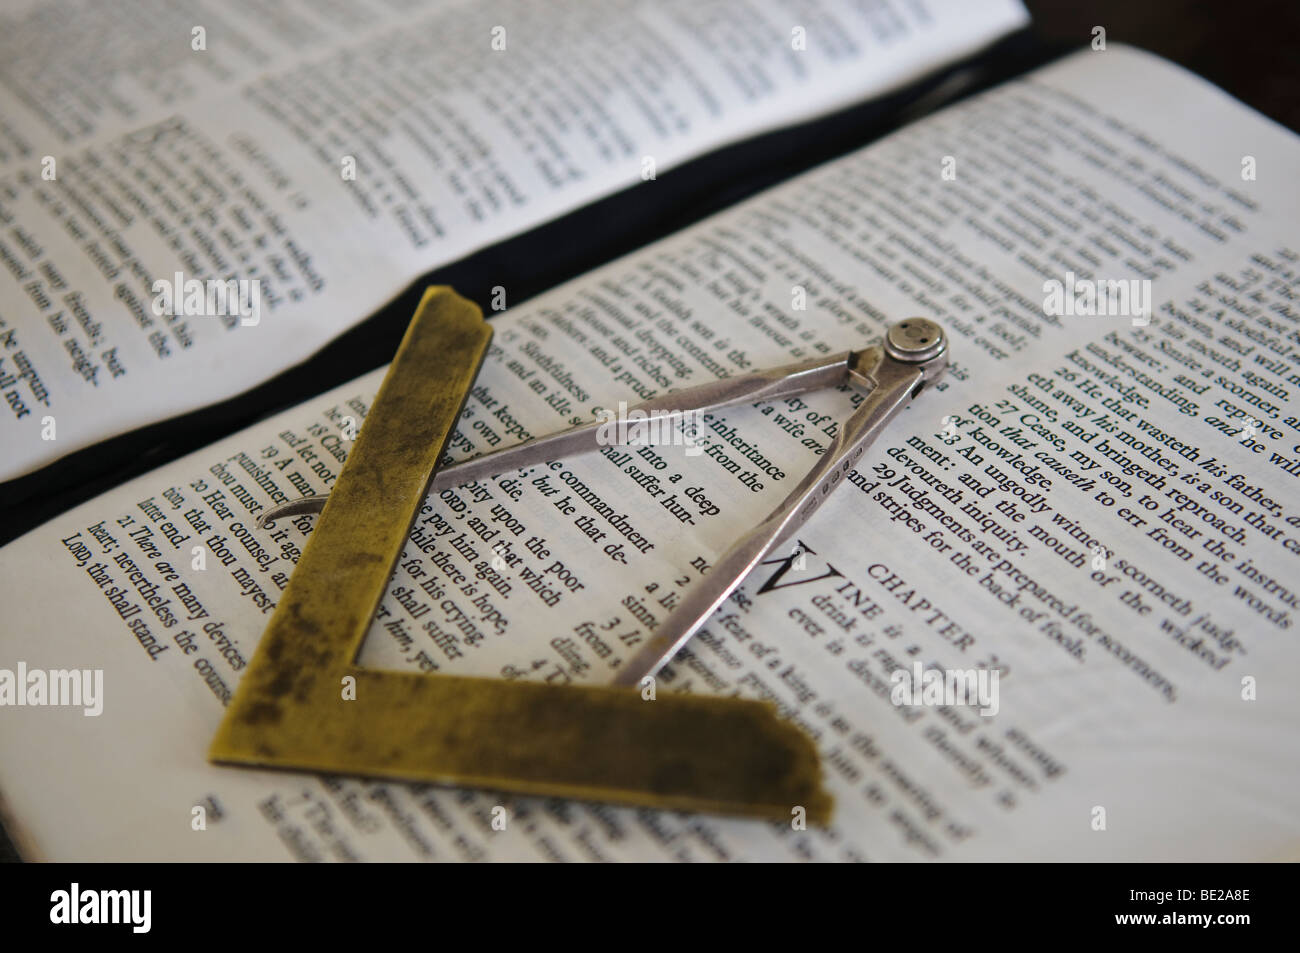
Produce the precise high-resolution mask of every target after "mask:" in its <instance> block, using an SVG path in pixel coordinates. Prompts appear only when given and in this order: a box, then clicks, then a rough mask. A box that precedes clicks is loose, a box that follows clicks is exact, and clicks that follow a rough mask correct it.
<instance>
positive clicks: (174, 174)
mask: <svg viewBox="0 0 1300 953" xmlns="http://www.w3.org/2000/svg"><path fill="white" fill-rule="evenodd" d="M1024 16H1025V15H1024V11H1023V8H1021V6H1020V5H1019V3H1018V2H1017V0H992V2H985V3H981V4H970V3H966V2H961V0H924V2H906V3H904V2H898V0H888V2H882V3H874V4H869V5H860V4H852V3H835V2H831V0H818V2H814V3H809V4H802V5H800V6H799V7H798V10H797V13H796V11H795V10H794V9H793V8H792V9H786V8H785V7H784V6H782V5H772V6H769V5H764V4H757V3H753V2H749V0H704V2H700V0H689V2H686V0H672V2H656V3H646V2H640V0H609V2H602V3H599V4H588V3H585V2H582V3H579V2H575V0H551V2H547V3H546V4H537V3H529V2H525V0H496V2H491V3H464V2H435V3H429V4H423V5H420V4H416V5H412V4H387V3H382V2H379V0H370V2H368V3H367V4H365V5H350V4H349V5H322V4H317V3H308V2H306V0H296V2H292V3H286V4H237V5H236V4H224V3H223V4H217V3H205V4H198V5H196V6H194V7H193V8H192V9H184V10H182V9H181V8H179V7H177V6H176V5H174V4H169V3H164V2H150V0H143V2H138V3H135V4H133V5H130V6H127V7H125V8H122V7H113V8H107V7H104V8H100V7H98V6H95V5H93V4H92V5H86V4H80V3H73V2H68V0H50V2H46V3H39V4H30V5H28V7H27V8H26V9H25V10H22V11H20V12H15V13H11V14H8V15H5V16H4V17H3V22H0V37H3V39H0V52H2V53H3V55H2V56H0V61H2V62H0V264H2V265H3V267H2V268H0V333H3V334H5V353H6V356H7V361H6V362H5V365H4V366H3V367H0V373H3V375H4V382H5V383H4V385H3V393H4V396H5V398H6V402H5V405H4V406H5V411H6V412H4V413H0V441H3V444H4V446H5V448H6V451H7V452H6V453H5V455H4V459H3V461H0V480H5V479H11V478H13V477H16V476H19V475H21V474H23V473H27V472H29V471H31V470H34V469H36V468H38V467H40V466H42V465H44V464H47V463H49V462H50V461H52V460H54V459H56V458H58V457H60V456H62V455H64V454H66V453H70V452H72V451H74V450H79V449H81V448H83V447H86V446H88V445H89V444H92V443H95V442H97V441H99V440H103V439H105V438H107V437H110V436H113V435H116V434H119V433H122V432H125V431H127V430H131V429H133V428H136V427H139V426H143V425H145V424H149V423H153V422H156V421H159V420H162V419H165V418H167V417H171V416H174V415H178V414H181V413H184V412H186V411H190V410H193V409H195V408H197V407H201V406H204V405H205V404H209V403H212V402H214V401H217V400H220V399H223V398H227V397H230V396H232V395H234V394H237V393H239V392H241V391H243V390H245V389H247V388H249V387H251V386H253V385H255V384H258V383H261V382H262V381H264V380H266V379H268V378H270V377H272V376H274V375H275V374H276V373H278V372H280V371H282V370H284V369H286V368H287V367H290V366H293V365H294V364H296V363H298V362H300V361H302V360H304V359H306V358H307V357H309V356H310V355H311V354H312V353H313V352H314V351H316V350H317V349H318V348H320V347H321V346H323V345H324V344H325V343H327V342H328V341H329V340H330V339H332V338H333V337H335V336H336V335H338V334H339V333H341V332H343V331H345V330H346V329H348V328H349V327H352V326H353V325H355V324H358V323H360V322H361V321H362V320H363V319H365V318H366V317H367V316H368V315H370V314H371V313H373V312H374V311H375V310H376V309H377V308H378V307H379V306H381V305H382V304H383V303H384V302H386V301H387V300H389V299H391V298H392V297H393V296H394V295H396V294H397V293H398V292H399V291H400V290H401V289H402V288H404V287H405V286H406V285H407V284H408V283H409V282H410V281H411V280H412V279H414V278H415V277H416V276H418V275H419V274H422V273H424V272H426V271H428V270H430V269H432V268H434V267H436V266H438V265H442V264H446V263H448V262H450V261H453V260H455V259H457V258H460V257H462V256H464V255H466V254H468V253H469V252H471V251H473V250H475V249H478V248H481V247H483V246H485V245H488V244H491V243H492V242H494V241H498V240H500V239H502V238H503V237H505V236H507V235H511V234H515V233H518V232H522V231H524V230H526V229H528V228H531V227H533V226H535V225H537V224H539V223H541V222H543V221H545V220H547V219H550V218H554V217H556V216H558V215H561V214H563V213H564V212H566V211H570V210H572V209H574V208H576V207H578V206H581V205H584V204H586V203H588V202H591V201H593V200H594V199H597V198H599V197H601V196H604V195H607V194H609V193H612V192H615V191H618V190H620V189H624V188H628V187H630V186H633V185H636V184H645V185H646V186H647V187H651V188H653V181H654V179H655V177H656V175H658V174H659V173H661V172H663V171H665V170H667V169H669V168H671V167H672V166H674V165H677V164H679V163H680V162H682V161H683V160H685V159H687V158H690V157H692V156H695V155H698V154H701V153H703V152H705V151H708V150H710V149H714V148H717V147H719V146H721V145H724V144H726V143H730V142H733V141H735V140H738V139H741V138H744V137H746V136H750V135H753V134H755V133H757V132H759V131H762V130H765V129H770V128H774V127H777V126H780V125H784V124H787V123H793V122H796V121H799V120H806V119H810V118H813V117H815V116H817V115H819V114H822V113H826V112H830V111H832V110H834V109H836V108H839V107H842V106H846V105H848V104H850V103H852V102H855V101H858V100H861V99H863V98H865V97H868V96H871V95H874V94H879V93H882V92H884V91H886V90H888V89H890V88H891V87H894V86H897V85H899V84H901V83H903V82H904V81H906V80H908V79H911V78H915V77H919V76H920V75H922V74H924V73H925V72H926V71H928V70H932V69H934V68H936V67H938V66H940V65H941V64H943V63H945V62H949V61H952V60H954V59H956V58H957V57H960V56H962V55H964V54H966V53H970V52H973V51H974V50H976V49H978V48H979V47H981V46H983V45H984V44H986V43H988V42H991V41H992V40H993V39H995V38H996V37H998V36H999V35H1001V34H1003V33H1005V32H1007V31H1008V30H1010V29H1012V28H1013V27H1015V26H1017V25H1019V24H1020V23H1022V22H1023V20H1024ZM123 17H125V19H126V20H127V21H129V24H130V29H125V30H124V29H122V26H121V22H120V19H121V18H123ZM54 22H58V23H60V24H62V25H60V26H58V27H55V26H51V24H52V23H54ZM121 34H129V36H130V39H129V40H121V41H120V42H118V41H114V42H112V43H109V42H107V41H105V40H103V39H102V38H103V37H106V36H113V37H118V36H119V35H121ZM49 63H53V64H55V65H54V66H52V67H48V68H47V64H49ZM499 289H500V291H499V294H496V295H494V307H505V306H507V305H508V304H510V303H512V302H511V301H510V297H509V296H510V293H511V287H510V280H509V275H502V278H501V285H500V286H499Z"/></svg>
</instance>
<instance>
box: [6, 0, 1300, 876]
mask: <svg viewBox="0 0 1300 953" xmlns="http://www.w3.org/2000/svg"><path fill="white" fill-rule="evenodd" d="M593 2H598V0H593ZM1025 5H1026V6H1027V7H1028V8H1029V11H1030V13H1031V15H1032V17H1033V22H1032V24H1031V25H1030V27H1029V29H1027V30H1025V31H1022V32H1020V33H1017V34H1015V35H1014V36H1011V37H1008V38H1007V39H1006V40H1004V41H1002V42H1000V43H999V44H997V46H995V47H994V48H992V49H991V50H988V51H986V52H984V53H982V54H980V55H979V56H977V57H975V58H974V59H972V60H970V61H968V62H967V63H964V64H960V65H959V66H957V67H955V68H952V69H949V70H945V71H943V72H941V73H939V74H936V75H935V76H932V77H928V78H926V79H925V80H923V81H921V82H919V83H917V84H915V85H914V86H912V87H909V88H908V89H906V90H903V91H901V92H899V93H897V94H894V95H891V96H889V97H887V98H886V99H884V100H880V101H876V102H874V103H870V104H867V105H865V106H860V107H855V108H852V109H849V110H846V111H844V112H841V113H838V114H836V115H834V116H831V117H828V118H826V119H822V120H819V121H817V122H814V123H810V124H807V125H805V126H801V127H798V128H795V129H793V130H786V131H783V132H778V133H773V134H770V135H766V136H763V137H761V138H759V139H757V140H751V141H749V142H747V143H744V144H741V145H739V146H733V147H729V148H727V149H723V150H721V151H719V152H716V153H712V154H710V155H708V156H705V157H703V158H700V159H697V160H695V161H693V162H691V163H688V164H687V165H685V166H681V167H679V168H677V169H674V170H672V171H669V172H666V173H663V174H661V175H660V176H659V177H658V179H657V180H656V181H655V183H654V185H653V187H646V186H644V185H643V186H640V187H637V188H633V189H629V190H628V191H626V192H622V193H619V194H617V195H614V196H611V197H610V198H608V199H605V200H603V201H601V202H598V203H596V204H594V205H590V206H587V207H585V208H583V209H580V210H578V211H577V212H574V213H572V214H570V215H568V216H565V217H564V218H562V219H559V220H557V221H554V222H551V223H549V224H547V225H544V226H541V227H539V228H537V229H535V230H533V231H532V232H528V233H526V234H524V235H521V236H519V237H517V238H514V239H511V240H509V241H506V242H504V243H502V244H500V245H497V246H494V247H493V248H491V249H488V250H486V251H483V252H480V253H478V254H476V255H473V256H471V257H469V258H466V259H463V260H461V261H459V262H455V263H453V264H451V265H448V266H446V267H443V268H439V269H437V270H435V271H433V272H431V273H430V274H429V275H427V276H425V277H424V278H422V279H420V280H419V281H417V282H414V283H413V284H412V285H411V287H410V288H408V289H407V291H406V292H404V293H403V294H402V295H400V296H399V297H398V298H397V299H396V300H395V301H393V302H392V303H390V304H389V305H388V306H386V307H385V308H383V309H382V310H381V311H379V312H378V313H377V314H375V315H374V316H372V317H371V318H370V319H369V320H367V321H366V322H364V323H363V324H361V325H360V326H359V327H357V328H355V329H353V330H352V331H350V332H348V333H347V334H345V335H344V336H343V337H341V338H339V339H338V340H336V341H335V342H334V343H333V344H331V345H330V346H328V347H327V348H325V349H324V350H323V351H321V352H320V353H319V354H317V355H316V356H315V357H313V358H312V359H311V360H310V361H308V362H306V363H304V364H302V365H299V366H298V367H296V368H293V369H292V370H289V371H287V372H285V373H284V374H281V375H280V376H278V377H276V378H274V379H273V380H271V381H269V382H267V383H266V384H264V385H262V386H261V387H258V388H256V389H255V390H253V391H250V392H249V393H246V394H244V395H241V396H240V397H237V398H234V399H232V400H229V401H225V402H223V403H221V404H218V405H216V406H213V407H209V408H206V409H204V410H201V411H197V412H195V413H191V414H187V415H185V416H183V417H180V418H177V419H174V420H170V421H166V422H164V423H160V424H157V425H155V426H152V427H148V428H145V429H143V430H139V431H135V432H134V433H131V434H126V435H124V436H121V437H117V438H115V439H113V440H110V441H107V442H105V443H102V444H99V445H97V446H95V447H92V448H90V449H87V450H83V451H81V452H79V453H75V454H73V455H71V456H69V457H65V458H64V459H62V460H60V461H58V462H56V463H54V464H52V465H51V466H49V467H46V468H45V469H43V470H41V471H39V472H37V473H35V474H31V475H29V476H26V477H22V478H20V479H18V480H15V481H12V482H10V483H7V484H4V485H0V543H4V542H7V541H9V540H11V539H13V538H15V537H17V536H19V535H21V534H23V533H25V532H27V531H28V530H30V529H32V528H34V527H36V526H38V525H40V524H41V523H43V522H45V521H46V520H48V519H51V518H53V517H55V516H57V515H58V514H59V513H62V512H64V511H65V510H68V509H70V508H72V507H73V506H76V505H77V504H79V503H81V502H83V501H85V500H88V499H91V498H92V497H94V496H97V495H99V494H100V493H102V492H104V491H106V490H108V489H111V488H112V487H114V486H117V485H118V484H119V483H122V482H124V481H125V480H128V479H130V478H131V477H134V476H137V475H139V474H141V473H145V472H147V471H149V470H152V469H154V468H155V467H158V466H161V465H163V464H164V463H167V462H168V461H170V460H173V459H176V458H177V457H180V456H183V455H185V454H187V453H190V452H192V451H194V450H197V449H199V448H201V447H204V446H206V445H207V444H209V443H212V442H213V441H215V440H217V439H219V438H221V437H224V436H226V435H228V434H230V433H233V432H234V431H236V430H239V429H242V428H244V427H246V426H249V425H250V424H253V423H255V422H256V421H258V420H260V419H262V418H264V417H268V416H271V415H273V414H275V413H278V412H279V411H281V410H283V409H285V408H287V407H291V406H293V405H294V404H297V403H300V402H301V401H303V400H306V399H308V398H310V397H312V396H314V395H316V394H318V393H320V392H322V391H325V390H328V389H329V388H331V387H334V386H336V385H338V384H342V383H344V382H346V381H348V380H351V379H352V378H354V377H356V376H358V375H360V374H362V373H364V372H366V371H368V370H371V369H372V368H375V367H379V366H381V365H383V364H386V363H387V362H388V360H389V359H390V358H391V356H392V354H393V352H394V350H396V347H397V344H398V341H399V340H400V338H401V335H402V332H403V331H404V330H405V328H406V324H407V322H408V321H409V320H410V316H411V314H412V313H413V311H414V307H415V303H416V301H417V300H418V299H419V296H420V293H421V291H422V289H423V288H424V286H425V285H427V284H434V283H436V284H450V285H453V286H455V287H456V289H457V290H458V291H460V292H461V293H462V294H464V295H466V296H467V297H469V298H472V299H473V300H475V301H477V302H478V303H479V304H480V305H482V306H483V307H484V311H485V313H487V314H491V311H490V310H489V309H488V308H487V304H488V301H489V300H490V289H491V288H492V287H493V286H494V285H504V286H505V287H506V288H507V289H508V292H509V300H510V303H511V304H512V305H517V304H519V303H520V302H522V301H525V300H527V299H528V298H530V297H532V296H534V295H536V294H538V293H540V292H542V291H544V290H546V289H547V288H550V287H552V286H554V285H556V284H559V283H561V282H563V281H565V280H568V279H569V278H572V277H574V276H576V275H579V274H582V273H583V272H586V271H589V270H590V269H592V268H595V267H597V266H599V265H601V264H603V263H605V262H607V261H610V260H612V259H614V258H617V257H618V256H620V255H623V254H626V253H627V252H630V251H633V250H634V249H636V248H639V247H641V246H642V245H645V244H647V243H648V242H651V241H653V240H655V239H656V238H659V237H662V236H663V235H666V234H669V233H671V232H674V231H676V230H678V229H680V228H683V227H685V226H687V225H689V224H691V223H692V222H694V221H697V220H699V219H700V218H703V217H705V216H706V215H709V214H711V213H712V212H715V211H717V210H718V209H721V208H724V207H726V206H728V205H731V204H734V203H735V202H737V201H739V200H740V199H743V198H745V197H746V196H748V195H752V194H754V193H755V192H758V191H761V190H762V189H764V188H766V187H767V186H769V185H772V184H775V183H777V182H780V181H782V180H784V179H786V178H789V177H790V176H792V175H794V174H796V173H798V172H800V171H803V170H805V169H808V168H811V167H812V166H814V165H817V164H819V163H822V162H825V161H827V160H830V159H833V158H835V157H836V156H839V155H842V154H844V153H846V152H849V151H852V150H854V149H857V148H859V147H861V146H863V145H865V144H866V143H869V142H871V141H872V140H873V139H876V138H879V137H880V136H882V135H885V134H886V133H888V132H890V131H892V130H893V129H895V128H898V127H899V126H900V125H904V124H906V123H907V122H910V121H911V120H913V119H915V118H917V117H918V116H919V115H922V114H924V113H925V112H928V111H930V110H932V109H934V108H937V107H938V106H940V105H943V104H945V103H946V102H947V101H950V100H951V98H952V91H953V90H954V88H958V90H959V95H958V98H960V96H965V95H970V94H972V93H975V92H978V91H980V90H982V89H987V88H988V87H990V86H992V85H996V84H997V83H999V82H1001V81H1003V80H1005V79H1008V78H1010V77H1012V76H1015V75H1018V74H1020V73H1023V72H1025V71H1026V70H1029V69H1032V68H1034V67H1035V66H1039V65H1041V64H1043V63H1046V62H1049V61H1050V60H1053V59H1055V58H1057V57H1059V56H1061V55H1063V54H1066V53H1069V52H1072V51H1073V50H1076V49H1081V48H1084V47H1087V46H1088V45H1089V43H1090V42H1091V40H1092V30H1093V27H1094V26H1102V27H1104V28H1105V30H1106V41H1107V43H1108V44H1116V43H1127V44H1130V45H1133V46H1138V47H1142V48H1144V49H1147V50H1150V51H1151V52H1154V53H1157V54H1159V55H1161V56H1164V57H1166V58H1167V59H1171V60H1173V61H1175V62H1177V63H1179V64H1181V65H1182V66H1184V67H1186V68H1188V69H1189V70H1191V71H1192V72H1194V73H1198V74H1199V75H1201V76H1202V77H1204V78H1205V79H1207V80H1209V81H1210V82H1212V83H1214V84H1215V85H1217V86H1220V87H1222V88H1223V89H1224V90H1226V91H1227V92H1229V93H1231V94H1232V95H1233V96H1235V97H1236V98H1238V99H1240V100H1242V101H1243V102H1245V103H1246V104H1247V105H1249V106H1252V107H1254V108H1255V109H1257V110H1259V111H1260V112H1262V113H1264V114H1265V115H1267V116H1270V117H1271V118H1273V119H1274V120H1276V121H1278V122H1279V123H1282V124H1283V125H1285V126H1287V127H1289V128H1290V129H1292V130H1293V131H1295V130H1300V70H1297V64H1298V63H1300V41H1298V40H1297V38H1298V37H1300V2H1297V0H1222V2H1217V0H1092V2H1068V0H1025ZM104 40H105V42H111V38H108V37H105V38H104ZM1204 134H1205V135H1207V136H1212V135H1214V131H1213V130H1212V129H1206V130H1205V131H1204ZM0 858H3V859H6V860H13V859H16V854H15V852H14V849H13V847H12V845H11V844H10V843H9V841H8V840H7V839H6V838H4V836H3V833H2V832H0Z"/></svg>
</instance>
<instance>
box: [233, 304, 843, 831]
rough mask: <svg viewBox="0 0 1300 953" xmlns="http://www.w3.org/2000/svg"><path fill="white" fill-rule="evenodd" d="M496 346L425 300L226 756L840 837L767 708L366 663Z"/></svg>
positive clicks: (236, 718) (463, 312)
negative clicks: (798, 818)
mask: <svg viewBox="0 0 1300 953" xmlns="http://www.w3.org/2000/svg"><path fill="white" fill-rule="evenodd" d="M491 336H492V332H491V329H490V328H489V327H488V325H487V323H486V322H484V320H483V317H482V314H481V312H480V311H479V309H478V307H477V306H475V305H474V304H473V303H471V302H469V301H466V300H465V299H463V298H461V297H460V296H459V295H457V294H456V293H455V292H453V291H452V290H451V289H450V288H446V287H436V288H430V289H429V290H428V291H427V292H426V293H425V296H424V298H423V300H422V301H421V302H420V307H419V309H418V310H417V311H416V314H415V318H414V319H413V320H412V322H411V326H410V328H409V329H408V330H407V332H406V336H405V338H404V339H403V340H402V344H401V346H400V347H399V349H398V352H397V356H396V358H395V359H394V361H393V364H392V366H391V367H390V368H389V370H388V374H387V376H386V377H385V378H384V383H383V386H382V387H381V388H380V391H379V395H378V397H377V398H376V399H375V403H374V406H373V407H372V409H371V411H370V413H369V415H368V416H367V417H366V420H365V423H364V425H363V427H362V428H361V432H360V434H359V435H358V437H357V441H356V444H355V445H354V447H353V449H352V452H351V453H350V454H349V455H348V459H347V462H346V463H345V464H344V466H343V469H342V472H341V473H340V474H339V477H338V480H337V482H336V483H335V486H334V488H333V490H332V492H331V493H330V496H329V502H328V503H327V504H326V506H325V509H324V511H323V512H322V513H321V516H320V522H319V524H318V525H317V527H316V529H315V531H314V532H313V533H312V534H311V536H310V537H309V538H308V541H307V544H306V546H305V547H304V550H303V554H302V556H301V558H300V559H299V562H298V567H297V569H296V570H295V572H294V574H293V577H292V578H291V579H290V581H289V585H288V586H287V588H286V589H285V591H284V594H283V596H282V597H281V599H280V602H279V605H278V606H277V608H276V611H275V613H274V615H272V617H271V622H270V625H269V626H268V627H267V630H266V633H265V635H263V637H262V641H261V643H260V644H259V645H258V648H257V652H256V653H255V654H254V656H253V659H252V661H251V662H250V664H249V667H248V668H247V670H245V672H244V676H243V678H242V680H241V681H240V683H239V687H238V690H237V691H236V693H235V696H234V699H233V700H232V701H231V704H230V707H229V709H228V710H227V712H226V716H225V719H224V721H223V722H222V723H221V727H220V728H219V730H218V731H217V735H216V737H215V739H214V740H213V742H212V746H211V749H210V750H209V757H210V758H211V759H212V760H213V761H216V762H219V763H224V764H239V765H247V766H260V767H274V768H288V769H299V770H310V771H322V772H328V773H332V774H348V775H361V776H370V777H383V778H392V779H401V780H411V781H430V782H439V783H447V784H457V785H470V786H478V787H487V788H494V789H498V790H503V791H512V792H518V793H521V794H539V795H551V796H563V797H575V798H586V799H592V800H606V801H615V802H622V803H628V804H637V805H645V806H650V807H663V808H674V809H684V810H699V811H712V812H720V813H729V814H745V815H753V816H758V817H767V818H773V819H780V820H789V819H790V818H791V816H792V811H793V809H795V808H797V807H802V808H803V809H804V810H805V811H806V815H807V819H808V820H809V821H811V822H813V823H825V822H826V821H827V820H829V817H830V811H831V798H830V796H829V795H828V794H826V793H825V792H824V791H823V790H822V789H821V786H820V767H819V763H818V758H817V752H816V749H815V747H814V746H813V743H812V741H811V740H810V739H809V738H808V737H807V736H806V735H805V734H803V733H802V732H801V731H799V730H798V729H797V728H795V727H794V726H793V725H791V724H789V723H787V722H784V721H782V720H780V719H779V718H778V717H777V716H776V712H775V709H774V708H773V707H772V706H770V705H767V704H765V703H761V702H756V701H747V700H742V699H736V698H707V697H700V696H692V695H673V694H671V693H659V694H658V697H657V698H656V699H655V700H653V701H647V700H643V698H642V695H641V693H640V692H639V691H637V690H635V689H626V688H623V689H615V688H605V687H588V686H572V685H570V686H550V685H542V684H536V683H530V682H523V681H498V680H493V679H483V678H463V677H459V676H450V675H426V674H417V673H411V672H395V671H382V670H375V669H364V668H359V667H358V666H357V665H356V659H357V656H358V653H359V652H360V649H361V645H362V641H363V640H364V638H365V635H366V631H367V629H368V628H369V626H370V622H371V619H372V618H373V616H374V614H375V611H376V609H377V608H378V605H379V602H380V599H381V597H382V596H383V594H384V590H385V588H386V587H387V585H388V582H389V579H390V577H391V575H392V573H393V569H394V566H395V565H396V563H397V560H398V558H399V556H400V555H401V551H402V546H403V544H404V543H405V542H406V539H407V534H408V533H409V531H410V527H411V523H412V521H413V520H414V518H415V515H416V513H417V512H418V510H419V507H420V504H421V502H422V501H423V498H424V494H425V490H426V488H427V486H428V484H429V481H430V479H431V478H432V476H433V473H434V469H435V467H436V465H437V461H438V460H439V459H440V458H441V456H442V454H443V452H444V449H445V447H446V444H447V441H448V438H449V437H450V436H451V433H452V431H453V429H454V427H455V425H456V421H457V418H458V416H459V414H460V411H461V408H462V406H463V405H464V402H465V398H466V396H467V395H468V393H469V390H470V387H471V385H472V384H473V381H474V378H475V376H476V375H477V373H478V369H479V367H480V365H481V364H482V361H483V357H484V355H485V354H486V352H487V346H488V342H489V341H490V340H491ZM348 676H351V677H352V678H353V679H355V699H353V700H347V699H345V697H344V696H345V692H344V687H343V686H344V679H345V678H346V677H348Z"/></svg>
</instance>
